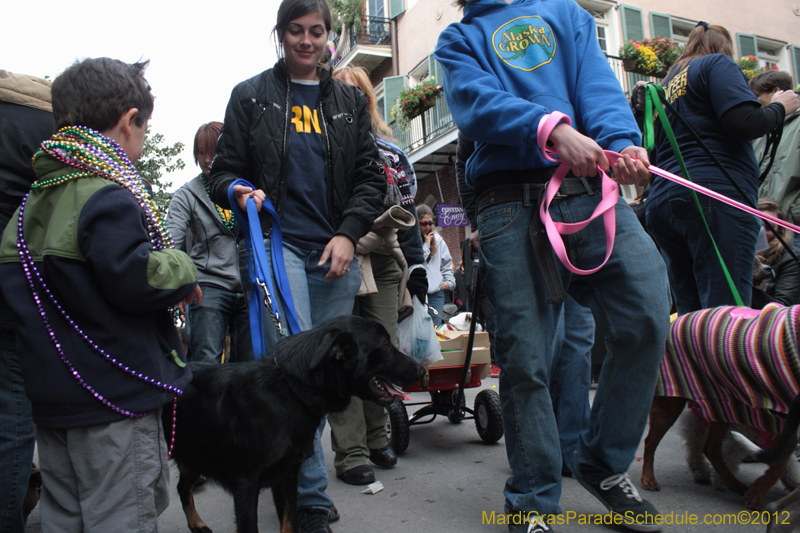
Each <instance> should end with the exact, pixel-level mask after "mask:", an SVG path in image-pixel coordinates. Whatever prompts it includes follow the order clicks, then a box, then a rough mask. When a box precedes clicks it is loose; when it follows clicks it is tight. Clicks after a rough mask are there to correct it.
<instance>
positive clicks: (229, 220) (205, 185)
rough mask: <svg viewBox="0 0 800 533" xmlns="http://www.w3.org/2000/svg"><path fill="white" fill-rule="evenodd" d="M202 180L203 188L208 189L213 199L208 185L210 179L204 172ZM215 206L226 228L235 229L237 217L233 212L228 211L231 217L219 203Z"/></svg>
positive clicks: (212, 201) (209, 195)
mask: <svg viewBox="0 0 800 533" xmlns="http://www.w3.org/2000/svg"><path fill="white" fill-rule="evenodd" d="M200 181H202V182H203V188H205V190H206V194H207V195H208V199H209V200H211V188H210V187H209V186H208V180H207V179H206V175H205V174H203V173H202V172H201V173H200ZM211 203H212V204H214V200H211ZM214 207H215V208H216V209H217V215H219V219H220V220H221V221H222V223H223V224H224V225H225V227H226V228H228V229H229V230H231V231H233V225H234V223H235V222H236V217H234V216H233V213H231V212H230V211H228V214H229V216H230V218H228V217H226V216H225V210H224V209H222V208H221V207H220V206H218V205H217V204H214Z"/></svg>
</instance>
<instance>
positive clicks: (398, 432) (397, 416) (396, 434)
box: [386, 399, 409, 453]
mask: <svg viewBox="0 0 800 533" xmlns="http://www.w3.org/2000/svg"><path fill="white" fill-rule="evenodd" d="M386 410H387V411H388V412H389V423H388V424H387V426H386V434H387V435H386V436H387V437H388V438H389V445H390V446H391V447H392V449H393V450H394V451H395V453H403V452H404V451H406V449H408V438H409V424H408V413H407V412H406V406H405V405H404V404H403V402H401V401H400V400H397V399H395V400H394V401H393V402H392V403H390V404H389V405H388V406H387V407H386Z"/></svg>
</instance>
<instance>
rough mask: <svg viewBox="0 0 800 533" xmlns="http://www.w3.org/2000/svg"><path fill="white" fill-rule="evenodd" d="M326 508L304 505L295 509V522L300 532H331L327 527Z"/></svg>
mask: <svg viewBox="0 0 800 533" xmlns="http://www.w3.org/2000/svg"><path fill="white" fill-rule="evenodd" d="M328 513H329V511H328V510H327V509H314V508H311V507H304V508H302V509H298V510H297V524H298V527H299V529H300V533H333V532H332V531H331V528H330V527H328Z"/></svg>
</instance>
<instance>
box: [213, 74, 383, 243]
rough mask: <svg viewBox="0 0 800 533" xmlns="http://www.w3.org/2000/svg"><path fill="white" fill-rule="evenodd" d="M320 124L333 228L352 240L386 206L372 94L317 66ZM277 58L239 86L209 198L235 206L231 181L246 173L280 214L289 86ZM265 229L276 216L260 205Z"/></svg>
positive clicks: (216, 160)
mask: <svg viewBox="0 0 800 533" xmlns="http://www.w3.org/2000/svg"><path fill="white" fill-rule="evenodd" d="M318 72H319V78H320V80H319V84H320V101H319V103H318V105H317V109H318V110H319V112H320V125H321V126H323V129H322V133H323V146H324V148H325V166H326V168H325V171H326V179H327V190H328V213H329V214H330V222H331V225H332V226H333V229H334V232H335V233H336V234H337V235H344V236H346V237H348V238H349V239H350V240H351V241H353V244H355V243H357V242H358V240H359V239H360V238H361V237H363V236H364V235H366V234H367V232H368V231H369V230H370V229H371V228H372V223H373V221H374V220H375V218H377V217H378V215H380V214H381V213H382V212H383V197H384V195H385V194H386V179H385V178H384V177H383V176H382V175H381V174H380V167H379V166H378V165H379V163H378V147H377V145H376V143H375V138H374V137H373V135H372V133H371V132H372V122H371V119H370V114H369V110H368V109H367V100H366V98H364V96H363V95H362V94H361V93H360V92H358V90H357V89H356V88H355V87H352V86H348V85H345V84H344V83H341V82H340V81H338V80H334V79H332V78H331V73H330V71H329V70H328V69H324V68H320V69H319V70H318ZM289 81H290V80H289V77H288V75H287V73H286V71H285V70H284V68H283V66H282V62H281V61H279V62H278V63H276V64H275V67H274V68H272V69H269V70H266V71H264V72H262V73H261V74H258V75H257V76H254V77H252V78H250V79H249V80H245V81H243V82H241V83H240V84H238V85H237V86H236V87H234V89H233V92H232V94H231V99H230V101H229V102H228V108H227V110H226V111H225V125H224V127H223V128H222V134H221V135H220V138H219V141H217V150H216V157H215V158H214V162H213V163H212V165H211V176H210V180H209V181H210V183H209V185H210V188H211V199H212V200H213V201H214V202H215V203H216V204H218V205H221V206H224V207H230V205H229V203H228V187H229V186H230V185H231V183H233V181H234V180H235V179H237V178H243V179H246V180H247V181H249V182H250V183H252V184H253V185H255V187H256V189H262V190H263V191H264V192H265V193H266V195H267V197H268V198H269V199H270V201H272V204H273V205H274V206H275V209H276V211H277V212H278V215H280V214H281V213H282V212H283V207H284V204H285V200H286V193H287V188H288V185H287V181H286V180H287V179H288V176H287V175H286V173H287V168H288V160H287V158H288V153H289V138H290V135H289V133H290V132H289V128H288V126H287V125H288V124H289V114H290V113H291V102H292V94H291V84H290V83H289ZM260 222H261V227H262V230H264V231H267V230H269V228H270V226H271V219H270V217H269V216H268V215H267V214H266V211H265V210H264V211H262V215H261V217H260Z"/></svg>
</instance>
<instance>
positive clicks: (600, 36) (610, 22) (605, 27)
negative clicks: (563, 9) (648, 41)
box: [577, 0, 619, 55]
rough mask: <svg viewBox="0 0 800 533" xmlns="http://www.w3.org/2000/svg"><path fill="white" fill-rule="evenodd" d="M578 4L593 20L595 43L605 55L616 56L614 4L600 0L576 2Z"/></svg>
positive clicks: (580, 0) (579, 0)
mask: <svg viewBox="0 0 800 533" xmlns="http://www.w3.org/2000/svg"><path fill="white" fill-rule="evenodd" d="M577 2H578V4H579V5H580V6H581V7H582V8H583V9H585V10H586V12H587V13H589V14H590V15H591V16H592V17H593V18H594V23H595V27H596V28H597V43H598V44H599V45H600V49H601V50H602V51H603V53H604V54H606V55H617V49H618V48H619V45H618V44H617V38H616V35H617V33H618V30H617V29H616V17H614V16H613V11H612V10H613V9H614V4H612V3H610V2H605V1H600V0H577Z"/></svg>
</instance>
